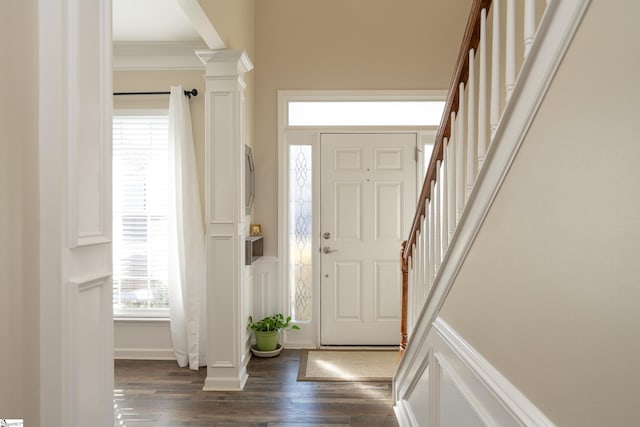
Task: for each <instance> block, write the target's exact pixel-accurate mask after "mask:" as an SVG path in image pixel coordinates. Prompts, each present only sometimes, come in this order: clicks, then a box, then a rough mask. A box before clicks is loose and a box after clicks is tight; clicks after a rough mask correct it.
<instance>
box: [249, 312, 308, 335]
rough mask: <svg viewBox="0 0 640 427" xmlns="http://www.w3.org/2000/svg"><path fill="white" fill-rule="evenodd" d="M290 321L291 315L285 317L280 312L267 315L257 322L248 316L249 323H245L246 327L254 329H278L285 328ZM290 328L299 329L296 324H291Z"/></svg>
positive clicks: (267, 330) (266, 330) (264, 330)
mask: <svg viewBox="0 0 640 427" xmlns="http://www.w3.org/2000/svg"><path fill="white" fill-rule="evenodd" d="M290 322H291V316H288V317H287V318H286V319H285V317H284V315H283V314H282V313H276V314H274V315H271V316H267V317H265V318H264V319H262V320H259V321H257V322H254V321H253V317H252V316H249V323H248V324H247V329H253V330H254V331H262V332H269V331H279V330H281V329H285V328H287V327H288V326H289V323H290ZM291 329H300V328H299V327H298V325H291Z"/></svg>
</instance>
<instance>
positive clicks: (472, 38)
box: [400, 0, 550, 353]
mask: <svg viewBox="0 0 640 427" xmlns="http://www.w3.org/2000/svg"><path fill="white" fill-rule="evenodd" d="M549 1H550V0H546V1H545V0H537V2H536V0H524V8H522V9H523V12H522V19H523V20H522V21H521V24H522V25H521V27H522V28H523V31H524V34H523V37H521V39H522V41H523V44H524V46H523V49H522V50H523V52H524V53H523V57H521V58H519V59H518V58H517V57H516V34H515V30H516V27H517V25H516V4H515V2H516V0H475V1H474V2H473V5H472V8H471V12H470V15H469V19H468V21H467V26H466V30H465V34H464V38H463V41H462V45H461V47H460V52H459V54H458V60H457V63H456V68H455V72H454V74H453V77H452V80H451V84H450V86H449V92H448V95H447V100H446V103H445V108H444V112H443V116H442V120H441V122H440V127H439V128H438V132H437V134H436V138H435V141H434V148H433V151H432V155H431V160H430V162H429V166H428V169H427V173H426V176H425V179H424V184H423V186H422V190H421V192H420V196H419V198H418V202H417V208H416V212H415V216H414V218H413V222H412V225H411V230H410V232H409V236H408V238H407V240H406V241H405V242H403V244H402V250H401V273H402V310H401V331H400V334H401V342H400V352H401V353H402V352H403V351H404V350H405V348H406V346H407V341H408V337H409V335H410V331H409V328H410V327H411V326H412V325H411V322H410V319H408V315H409V313H408V312H409V305H410V304H411V303H412V298H411V295H412V294H411V293H412V288H414V287H415V286H417V285H421V286H423V288H424V292H423V293H422V294H420V293H419V292H418V291H419V290H416V291H415V292H416V293H417V294H420V295H424V299H425V300H426V295H427V294H428V292H429V291H430V289H431V285H432V283H433V281H434V279H435V277H436V273H437V270H438V268H439V266H440V262H441V261H442V259H443V256H444V254H445V252H446V250H447V248H448V243H449V241H450V240H451V238H452V237H453V235H454V232H455V230H456V225H457V223H458V221H459V220H460V217H461V215H462V212H463V209H464V207H465V204H466V201H467V200H468V198H469V194H470V193H471V191H472V189H473V186H474V183H475V179H476V177H477V174H478V171H479V170H480V168H481V167H482V164H483V162H484V158H485V154H486V152H487V150H488V148H489V145H490V142H491V139H492V137H493V135H494V134H495V131H496V128H497V126H498V122H499V120H500V115H501V114H502V112H503V111H504V107H505V105H506V104H507V103H508V102H509V98H510V96H511V94H512V92H513V89H514V86H515V83H516V65H521V64H522V63H523V62H524V61H525V60H526V57H527V55H528V54H529V51H530V49H531V46H532V44H533V42H534V39H535V35H536V17H537V14H536V7H537V5H540V7H546V5H547V3H549ZM501 3H506V8H505V9H506V10H505V11H503V13H501V10H500V9H501ZM490 8H491V22H492V28H491V29H488V28H487V26H488V25H487V22H488V19H489V18H488V14H489V12H490V11H489V9H490ZM503 28H504V33H505V34H504V43H503V41H502V40H501V37H502V34H501V33H502V29H503ZM489 32H490V39H491V46H490V48H489V46H488V38H489V37H487V34H488V33H489ZM489 49H490V50H489ZM489 52H490V54H491V58H488V56H489V55H488V53H489ZM502 55H504V57H502ZM489 59H490V61H489ZM518 62H520V64H518ZM502 67H504V73H503V72H502V70H501V68H502ZM476 68H477V69H478V71H477V73H476ZM476 85H477V86H476ZM476 88H477V89H476ZM502 98H504V99H502ZM420 290H422V289H420ZM421 302H423V301H421ZM413 311H414V312H417V311H419V310H418V309H417V307H414V310H413ZM414 314H415V313H414ZM414 317H415V316H414Z"/></svg>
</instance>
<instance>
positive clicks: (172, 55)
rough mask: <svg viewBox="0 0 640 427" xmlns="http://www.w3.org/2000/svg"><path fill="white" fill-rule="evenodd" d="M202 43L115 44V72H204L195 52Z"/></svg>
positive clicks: (200, 48) (202, 46)
mask: <svg viewBox="0 0 640 427" xmlns="http://www.w3.org/2000/svg"><path fill="white" fill-rule="evenodd" d="M203 48H204V49H206V45H205V44H204V43H200V42H160V43H158V42H122V43H114V44H113V70H114V71H142V70H204V64H203V63H202V61H201V60H200V59H199V58H198V56H197V55H196V53H195V51H196V50H202V49H203Z"/></svg>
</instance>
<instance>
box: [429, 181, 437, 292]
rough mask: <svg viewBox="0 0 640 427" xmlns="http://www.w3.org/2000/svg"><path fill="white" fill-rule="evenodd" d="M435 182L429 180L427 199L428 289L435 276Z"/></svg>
mask: <svg viewBox="0 0 640 427" xmlns="http://www.w3.org/2000/svg"><path fill="white" fill-rule="evenodd" d="M434 185H435V182H434V181H431V200H429V289H431V286H432V285H433V279H434V278H435V276H436V228H435V218H436V217H435V210H434V205H435V203H434V201H433V189H434Z"/></svg>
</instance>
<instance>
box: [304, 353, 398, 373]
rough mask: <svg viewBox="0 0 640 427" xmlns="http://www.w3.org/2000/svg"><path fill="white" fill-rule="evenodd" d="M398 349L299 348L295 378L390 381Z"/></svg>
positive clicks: (396, 363)
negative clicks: (298, 363)
mask: <svg viewBox="0 0 640 427" xmlns="http://www.w3.org/2000/svg"><path fill="white" fill-rule="evenodd" d="M399 361H400V356H399V354H398V352H397V351H384V350H371V351H360V350H358V351H354V350H302V351H301V352H300V368H299V370H298V381H391V378H392V377H393V374H394V372H395V370H396V367H397V366H398V362H399Z"/></svg>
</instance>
